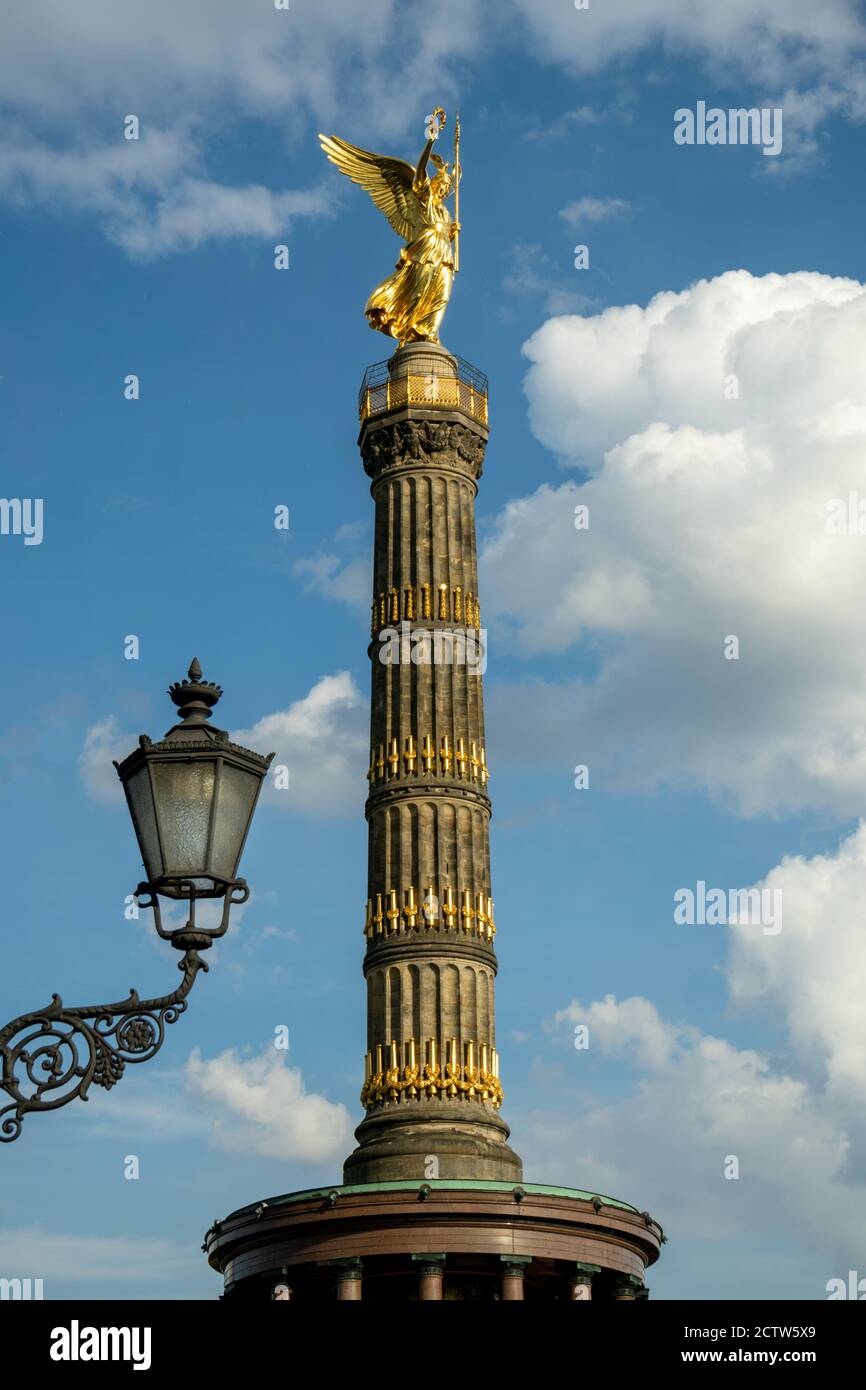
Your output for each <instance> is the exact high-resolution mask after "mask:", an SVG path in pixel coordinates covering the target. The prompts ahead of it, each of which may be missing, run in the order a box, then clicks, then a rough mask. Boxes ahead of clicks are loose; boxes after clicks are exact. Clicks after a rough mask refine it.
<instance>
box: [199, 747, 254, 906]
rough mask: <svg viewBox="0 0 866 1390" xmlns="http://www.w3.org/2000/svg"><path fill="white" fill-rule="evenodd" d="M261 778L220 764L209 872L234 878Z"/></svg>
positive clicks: (238, 768)
mask: <svg viewBox="0 0 866 1390" xmlns="http://www.w3.org/2000/svg"><path fill="white" fill-rule="evenodd" d="M261 780H262V779H261V777H259V776H258V775H257V774H256V773H254V772H246V771H244V769H243V768H240V767H233V766H232V765H231V763H223V767H222V772H221V773H220V789H219V799H218V801H217V810H216V822H215V824H214V833H213V848H212V851H211V872H212V873H214V874H216V876H217V877H218V878H234V876H235V874H236V872H237V867H238V860H239V859H240V857H241V848H242V846H243V840H244V834H245V832H246V828H247V826H248V825H249V821H250V816H251V815H252V811H253V805H254V804H255V799H256V793H257V792H258V789H259V785H260V783H261Z"/></svg>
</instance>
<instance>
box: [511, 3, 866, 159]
mask: <svg viewBox="0 0 866 1390" xmlns="http://www.w3.org/2000/svg"><path fill="white" fill-rule="evenodd" d="M514 5H515V8H516V9H517V10H518V11H519V12H520V13H521V14H522V16H523V18H524V21H525V24H526V27H527V30H528V32H529V34H530V36H531V39H532V41H533V46H534V48H535V51H536V52H537V53H538V55H539V56H540V57H541V58H542V59H544V60H545V61H547V62H551V63H555V64H557V65H558V66H563V67H565V68H567V69H569V70H570V71H572V72H573V73H576V74H583V73H587V72H595V71H597V70H599V69H600V68H603V67H604V66H606V65H608V64H610V63H622V62H623V61H624V60H628V59H633V58H635V57H636V56H637V55H638V54H639V53H641V52H644V51H646V50H647V49H648V48H650V47H657V46H660V47H661V48H662V50H663V51H664V53H665V54H666V55H670V56H672V57H673V56H675V57H678V58H680V59H682V58H686V59H692V60H697V61H698V62H699V63H700V64H701V65H702V67H703V69H704V72H705V74H706V77H707V79H708V80H709V81H710V82H712V83H713V84H716V85H717V84H720V83H725V84H727V85H728V87H729V89H730V90H731V91H732V93H736V96H737V100H736V101H735V104H736V105H738V106H739V105H745V106H754V105H764V106H766V105H773V106H779V105H783V107H784V110H785V151H784V153H785V155H786V156H787V155H788V154H789V153H791V152H793V150H794V149H795V147H796V149H797V152H798V154H799V155H800V156H802V155H803V154H804V153H805V154H811V153H814V150H815V148H816V130H817V127H818V126H819V125H820V124H821V123H822V122H823V121H825V120H826V119H827V118H828V117H830V116H832V115H835V114H842V115H845V116H848V117H850V118H852V119H855V120H860V121H862V120H863V119H864V117H866V79H864V72H863V56H864V51H866V26H864V23H863V19H862V16H861V15H860V14H859V13H858V10H857V7H856V5H854V4H853V3H851V0H824V3H823V4H821V5H815V4H814V3H813V0H726V3H725V4H719V5H712V4H683V0H659V3H656V4H653V5H647V4H646V3H645V0H607V3H606V4H604V5H591V6H590V7H589V9H587V10H584V11H576V10H575V9H574V7H573V6H571V5H564V4H562V3H560V0H514ZM699 85H700V76H699V75H698V74H697V73H695V71H694V70H692V71H690V72H688V73H687V76H686V79H685V82H684V87H683V100H682V101H678V102H677V103H676V105H677V106H680V105H687V106H688V105H691V104H693V102H694V100H695V99H696V98H697V97H701V96H703V97H707V96H712V92H708V91H701V90H699ZM789 111H790V114H791V118H792V119H791V120H790V122H789V119H788V117H789ZM671 117H672V118H673V111H672V112H671ZM792 137H795V138H792ZM760 162H761V164H762V165H764V164H766V165H768V166H774V165H775V166H778V165H779V164H780V162H781V161H779V160H761V161H760ZM766 172H771V170H770V169H768V170H767V171H766ZM772 172H773V173H777V172H778V170H777V169H772Z"/></svg>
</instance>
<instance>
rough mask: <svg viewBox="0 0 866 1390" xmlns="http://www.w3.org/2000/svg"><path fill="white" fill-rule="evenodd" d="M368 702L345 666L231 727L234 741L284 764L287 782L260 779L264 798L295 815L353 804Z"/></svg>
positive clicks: (363, 756) (360, 778) (363, 759)
mask: <svg viewBox="0 0 866 1390" xmlns="http://www.w3.org/2000/svg"><path fill="white" fill-rule="evenodd" d="M368 726H369V707H368V703H367V701H366V700H365V699H364V697H363V696H362V694H361V692H360V690H359V689H358V687H357V685H356V684H355V682H354V680H353V679H352V677H351V675H350V674H349V673H348V672H347V671H338V672H337V673H336V674H335V675H333V676H323V677H322V679H321V680H320V681H318V682H317V683H316V684H315V685H314V686H313V688H312V690H311V691H310V692H309V694H308V695H305V696H304V698H303V699H301V700H296V701H295V703H294V704H293V705H290V706H289V708H288V709H285V710H278V711H277V712H276V713H275V714H268V715H265V716H264V718H263V719H260V720H259V721H258V723H256V724H254V725H253V727H252V728H251V729H240V730H238V731H236V732H234V733H232V739H233V740H234V741H235V742H236V743H240V744H243V745H244V747H247V748H256V749H259V750H261V751H262V752H275V753H276V757H275V759H274V762H275V763H282V764H285V765H286V766H287V767H288V769H289V776H290V785H289V788H288V789H287V790H277V789H275V788H274V787H273V785H272V781H273V779H272V778H268V779H266V782H265V788H264V791H263V793H262V795H263V797H264V799H265V800H266V801H268V802H269V803H270V804H271V805H273V806H277V807H278V808H280V809H283V810H287V811H291V812H294V813H295V814H297V815H303V816H310V815H325V816H327V815H339V814H341V813H342V812H343V811H345V810H348V809H349V808H352V809H354V808H356V807H357V804H358V797H359V795H361V794H362V789H363V785H364V774H365V772H366V770H367V759H368V752H369V727H368Z"/></svg>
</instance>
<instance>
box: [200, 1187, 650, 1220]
mask: <svg viewBox="0 0 866 1390" xmlns="http://www.w3.org/2000/svg"><path fill="white" fill-rule="evenodd" d="M420 1187H429V1188H432V1189H433V1191H434V1192H513V1191H514V1189H515V1188H516V1187H520V1188H522V1189H523V1191H524V1192H526V1193H532V1194H536V1193H537V1194H538V1195H539V1196H542V1197H571V1198H573V1199H575V1200H576V1201H582V1202H591V1201H592V1199H593V1197H598V1198H600V1199H601V1201H602V1202H604V1205H605V1206H606V1207H619V1209H620V1210H621V1211H633V1212H635V1213H636V1214H638V1213H637V1207H632V1206H629V1204H628V1202H619V1201H617V1199H616V1197H605V1195H604V1194H603V1193H601V1192H584V1191H582V1189H580V1188H578V1187H551V1186H550V1185H549V1184H547V1183H537V1182H522V1183H517V1182H488V1181H486V1180H484V1179H481V1178H463V1179H460V1178H429V1179H424V1180H423V1181H417V1182H406V1181H404V1180H401V1179H398V1180H395V1181H392V1182H364V1183H357V1184H355V1185H353V1186H348V1187H341V1186H340V1185H339V1184H338V1183H334V1184H333V1185H332V1186H329V1187H307V1188H304V1189H303V1191H301V1192H286V1193H283V1194H282V1196H279V1197H266V1198H265V1199H264V1205H266V1206H269V1207H280V1206H284V1205H285V1204H286V1203H287V1202H303V1201H305V1200H306V1199H307V1198H309V1197H327V1196H328V1195H329V1194H330V1193H331V1192H336V1193H338V1194H339V1195H341V1196H343V1195H347V1194H348V1193H351V1192H411V1191H417V1190H418V1189H419V1188H420ZM261 1205H262V1203H260V1202H250V1204H249V1206H248V1207H239V1208H238V1210H237V1211H233V1212H232V1213H231V1215H232V1216H239V1215H240V1213H241V1212H243V1211H252V1210H254V1209H255V1207H257V1206H261ZM226 1219H230V1218H226Z"/></svg>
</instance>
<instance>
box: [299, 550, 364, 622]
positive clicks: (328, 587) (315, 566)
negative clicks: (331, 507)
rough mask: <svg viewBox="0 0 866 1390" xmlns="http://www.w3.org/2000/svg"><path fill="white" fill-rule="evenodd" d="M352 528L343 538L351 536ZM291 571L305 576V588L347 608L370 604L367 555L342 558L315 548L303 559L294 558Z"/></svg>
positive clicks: (360, 607) (362, 606)
mask: <svg viewBox="0 0 866 1390" xmlns="http://www.w3.org/2000/svg"><path fill="white" fill-rule="evenodd" d="M356 538H357V537H356V535H355V534H354V532H353V533H352V534H351V536H349V537H347V538H346V539H352V540H355V539H356ZM292 573H293V574H296V575H299V576H300V577H301V578H303V579H304V580H306V588H307V589H314V590H316V592H317V593H320V594H323V595H324V596H325V597H326V598H333V599H338V600H339V601H340V602H341V603H345V604H348V606H349V607H350V608H355V609H358V610H361V609H363V610H365V611H366V610H368V609H369V607H370V558H369V556H368V555H356V556H354V557H353V558H352V559H350V560H343V559H341V558H340V556H338V555H331V554H329V553H327V552H326V551H321V550H320V551H318V552H317V553H316V554H315V555H311V556H309V557H307V558H305V559H300V560H296V561H295V563H294V565H293V567H292Z"/></svg>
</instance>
